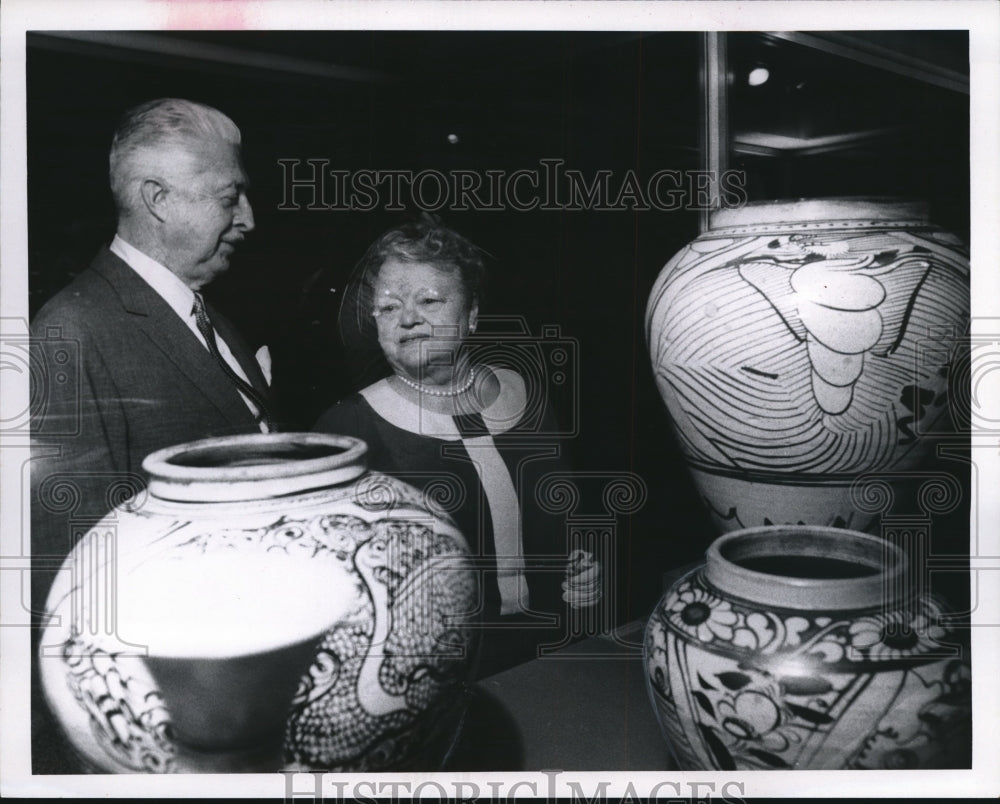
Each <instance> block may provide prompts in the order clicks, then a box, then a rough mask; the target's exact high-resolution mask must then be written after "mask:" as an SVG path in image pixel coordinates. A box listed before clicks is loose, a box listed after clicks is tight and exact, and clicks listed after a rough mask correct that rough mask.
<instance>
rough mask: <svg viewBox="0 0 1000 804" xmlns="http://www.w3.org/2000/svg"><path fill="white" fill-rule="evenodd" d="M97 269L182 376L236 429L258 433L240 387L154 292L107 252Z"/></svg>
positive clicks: (101, 257) (126, 308)
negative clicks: (237, 427) (234, 383)
mask: <svg viewBox="0 0 1000 804" xmlns="http://www.w3.org/2000/svg"><path fill="white" fill-rule="evenodd" d="M92 267H93V268H94V270H95V271H97V273H99V274H101V276H103V277H104V278H105V279H106V280H107V281H108V282H109V283H110V284H111V286H112V287H113V288H114V290H115V292H116V293H117V294H118V297H119V299H120V300H121V303H122V307H124V309H125V310H126V311H127V312H128V313H130V314H131V315H132V317H133V320H134V321H135V324H136V326H137V327H138V328H139V329H140V330H141V331H142V332H143V334H144V335H145V336H146V337H147V338H148V339H149V340H150V341H151V342H152V344H153V345H154V346H156V347H157V348H158V349H159V350H160V351H161V352H162V353H163V355H164V357H165V358H166V359H167V360H169V361H170V362H171V363H173V364H174V366H176V367H177V369H178V371H180V372H181V373H182V374H184V375H185V376H186V377H187V378H188V379H190V380H191V382H192V383H194V385H195V386H196V387H197V388H198V389H199V390H200V391H201V393H203V394H204V395H205V396H206V397H207V398H208V399H209V400H210V401H211V402H212V404H214V405H215V406H216V407H217V408H218V409H219V411H220V412H221V413H222V414H223V415H224V416H225V417H226V418H227V419H228V420H229V421H231V422H232V423H233V424H234V425H236V426H239V427H241V428H243V429H247V430H255V429H256V424H255V422H254V418H253V415H252V414H251V413H250V410H249V409H248V408H247V406H246V403H244V401H243V398H242V397H241V396H240V394H239V392H238V391H237V390H236V386H235V385H233V383H232V381H231V380H230V379H229V377H227V376H226V374H225V372H223V370H222V368H221V367H220V366H219V365H218V364H217V363H216V362H215V358H213V357H212V355H211V354H209V352H208V350H207V349H206V348H205V347H204V346H203V345H202V344H201V342H200V341H199V340H198V338H197V337H196V336H195V334H194V333H193V332H192V331H191V330H190V329H189V328H188V326H187V325H186V324H185V323H184V322H183V321H181V319H180V318H179V317H178V315H177V314H176V313H175V312H174V311H173V309H172V308H171V307H170V305H169V304H167V303H166V302H165V301H164V300H163V298H162V297H161V296H160V295H159V294H158V293H157V292H156V291H155V290H153V288H151V287H150V286H149V285H148V284H146V282H145V281H144V280H143V279H142V278H141V277H140V276H139V275H138V274H137V273H136V272H135V271H133V270H132V269H131V268H129V267H128V265H127V264H126V263H125V262H123V261H122V260H120V259H119V258H118V257H117V256H115V255H114V254H112V253H111V252H110V251H108V250H106V249H105V250H102V252H101V253H100V254H99V255H98V256H97V258H96V259H95V260H94V263H93V266H92ZM241 365H242V362H241ZM258 372H259V369H258Z"/></svg>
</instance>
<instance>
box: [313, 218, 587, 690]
mask: <svg viewBox="0 0 1000 804" xmlns="http://www.w3.org/2000/svg"><path fill="white" fill-rule="evenodd" d="M484 273H485V267H484V255H483V252H482V251H481V250H480V249H479V248H477V247H476V246H475V245H473V244H472V243H470V242H469V241H468V240H466V239H465V238H464V237H462V236H461V235H459V234H458V233H456V232H454V231H452V230H451V229H449V228H447V227H445V226H443V225H441V224H440V223H439V222H437V221H436V220H434V219H431V218H424V219H421V220H420V221H417V222H414V223H408V224H404V225H402V226H399V227H396V228H393V229H390V230H389V231H387V232H385V233H384V234H383V235H382V236H381V237H379V238H378V239H377V240H376V241H375V243H374V244H373V245H372V246H371V247H370V248H369V249H368V251H367V253H366V254H365V256H364V257H363V258H362V260H361V262H360V263H359V265H358V267H357V269H356V271H355V274H354V278H353V280H352V282H351V283H350V285H351V286H350V287H349V288H348V293H347V294H346V295H345V299H344V304H343V306H342V308H341V334H342V336H343V337H344V339H345V344H346V345H347V348H348V350H349V351H355V350H357V349H358V348H360V343H361V342H363V341H364V339H365V333H366V332H368V333H369V334H370V336H375V337H377V341H378V345H379V347H380V349H381V353H382V356H383V357H384V359H385V362H386V363H387V364H388V368H389V369H390V370H391V374H390V375H389V376H387V377H384V378H383V379H380V380H378V381H377V382H375V383H373V384H371V385H369V386H368V387H366V388H364V389H363V390H362V391H360V392H359V393H356V394H354V395H352V396H349V397H347V398H346V399H344V400H342V401H341V402H340V403H339V404H337V405H334V406H333V407H331V408H330V409H329V410H327V411H326V412H325V413H324V414H323V415H322V416H321V417H320V419H319V421H318V422H317V423H316V429H317V430H321V431H325V432H331V433H340V434H345V435H351V436H355V437H358V438H361V439H363V440H364V441H365V442H366V443H367V444H368V448H369V453H368V454H369V467H370V468H371V469H373V470H376V471H381V472H385V473H387V474H392V475H396V476H397V477H400V478H401V479H403V480H405V481H407V482H408V483H410V484H411V485H414V486H416V487H417V488H420V489H422V490H429V487H431V486H433V485H435V484H436V485H437V487H438V488H439V489H440V488H442V487H450V488H451V489H452V497H453V499H454V500H457V501H458V503H459V504H458V505H457V506H453V507H452V509H451V514H452V516H453V517H454V519H455V522H456V524H457V525H458V526H459V528H460V529H461V530H462V532H463V533H464V534H465V536H466V539H467V540H468V542H469V545H470V547H471V549H472V551H473V554H474V555H476V556H477V562H478V563H479V564H480V566H483V567H484V569H483V571H482V572H481V574H480V579H481V589H482V591H481V595H482V601H483V606H482V608H483V611H482V612H481V614H482V626H483V629H484V639H483V648H482V653H481V665H480V673H481V674H488V673H490V672H493V671H496V670H499V669H501V668H503V667H507V666H510V665H513V664H516V663H518V662H520V661H525V660H528V659H531V658H533V657H534V655H535V652H534V651H535V648H536V647H537V646H538V645H539V644H558V643H560V641H562V637H563V635H564V634H565V631H566V618H565V614H566V607H567V601H569V602H572V603H573V604H574V605H579V604H581V602H582V603H583V604H591V603H593V602H594V599H595V597H596V585H597V576H598V572H597V571H596V570H597V568H596V567H594V566H593V564H592V561H591V560H590V558H589V556H585V555H580V554H579V553H578V552H577V553H575V554H574V555H573V556H572V557H571V558H572V563H573V566H574V572H573V573H570V576H571V577H569V578H567V571H566V568H567V552H568V545H567V543H566V535H565V527H564V526H562V523H561V522H559V521H558V520H554V519H553V518H552V517H549V518H548V519H547V520H546V518H545V517H544V515H543V514H542V512H540V511H539V510H537V506H536V505H535V502H534V489H535V486H534V481H535V480H537V478H538V477H540V476H541V475H542V474H544V473H545V472H550V471H555V470H558V469H559V468H560V462H559V459H558V455H559V453H560V449H559V446H558V441H557V440H555V439H552V438H546V437H543V436H540V435H538V433H540V432H548V433H553V432H556V430H555V428H554V426H552V423H551V421H548V422H542V426H541V427H540V426H539V421H538V419H537V417H532V418H531V419H530V421H529V420H528V417H526V416H525V413H526V411H528V410H529V408H530V405H529V404H528V401H529V392H530V390H531V389H529V388H528V387H527V385H526V381H525V378H524V377H522V376H521V375H520V374H519V373H518V372H516V371H514V370H512V369H510V368H502V367H498V366H491V365H488V364H483V363H478V362H476V361H475V359H474V354H475V351H476V343H474V342H472V341H470V337H469V336H470V335H471V334H472V333H474V332H475V331H476V324H477V322H478V317H479V301H480V297H481V291H482V284H483V277H484ZM372 324H374V332H372V331H371V330H372ZM351 333H353V335H354V336H360V337H352V334H351ZM480 347H482V344H481V343H480ZM495 347H496V344H493V353H494V354H496V348H495ZM485 351H487V352H489V351H490V349H489V348H487V349H485ZM536 396H537V395H536ZM549 415H550V414H549V412H548V411H545V412H544V413H543V418H544V417H549ZM541 442H544V445H543V444H542V443H541ZM542 446H545V447H547V449H540V447H542ZM540 453H541V454H542V455H543V456H545V459H543V460H539V456H540ZM581 560H582V566H581ZM580 569H583V570H584V571H585V572H584V574H583V575H579V573H577V572H576V570H580ZM572 576H575V577H572ZM581 579H583V582H582V583H581ZM566 580H569V581H570V584H569V585H568V588H569V589H570V591H571V592H572V593H573V594H574V595H575V598H570V597H569V596H568V595H567V594H566V592H565V589H566V588H567V587H566V586H563V584H565V582H566ZM560 582H563V584H561V583H560ZM561 587H562V588H561ZM553 615H558V616H553Z"/></svg>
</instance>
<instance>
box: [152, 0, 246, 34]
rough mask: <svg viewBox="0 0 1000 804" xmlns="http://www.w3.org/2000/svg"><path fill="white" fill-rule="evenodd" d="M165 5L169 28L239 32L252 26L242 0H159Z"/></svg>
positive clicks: (166, 20) (167, 26) (166, 22)
mask: <svg viewBox="0 0 1000 804" xmlns="http://www.w3.org/2000/svg"><path fill="white" fill-rule="evenodd" d="M157 2H158V3H159V4H160V5H162V6H166V12H167V13H166V18H165V19H164V21H163V22H164V27H165V28H166V29H168V30H188V31H197V30H206V31H207V30H223V31H238V30H244V29H248V28H252V27H253V26H252V24H251V23H250V21H249V20H248V18H247V17H248V15H247V13H246V11H247V6H249V5H250V4H249V3H245V2H243V0H157Z"/></svg>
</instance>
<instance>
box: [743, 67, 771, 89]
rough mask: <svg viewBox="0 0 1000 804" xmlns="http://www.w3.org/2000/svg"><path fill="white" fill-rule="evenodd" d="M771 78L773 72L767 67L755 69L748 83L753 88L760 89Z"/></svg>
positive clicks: (748, 77) (748, 78)
mask: <svg viewBox="0 0 1000 804" xmlns="http://www.w3.org/2000/svg"><path fill="white" fill-rule="evenodd" d="M770 77H771V71H770V70H768V69H767V67H754V68H753V69H752V70H751V71H750V74H749V75H748V76H747V83H748V84H749V85H750V86H752V87H759V86H760V85H761V84H764V83H766V82H767V79H768V78H770Z"/></svg>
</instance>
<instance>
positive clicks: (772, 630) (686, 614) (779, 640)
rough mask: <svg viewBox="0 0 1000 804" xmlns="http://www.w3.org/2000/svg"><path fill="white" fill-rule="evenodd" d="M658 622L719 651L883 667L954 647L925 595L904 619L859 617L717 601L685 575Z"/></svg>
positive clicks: (696, 578)
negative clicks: (799, 656) (893, 662)
mask: <svg viewBox="0 0 1000 804" xmlns="http://www.w3.org/2000/svg"><path fill="white" fill-rule="evenodd" d="M660 610H661V612H662V617H663V619H664V621H665V622H666V623H667V624H668V626H669V627H670V628H671V629H673V631H674V632H675V633H678V634H684V635H687V636H690V637H693V638H695V639H696V640H698V642H701V643H705V644H706V645H711V646H713V647H716V648H718V649H719V650H720V651H722V652H740V651H754V652H758V653H761V654H764V655H778V654H780V655H786V654H794V655H801V656H807V657H812V658H815V659H818V660H819V661H821V662H823V663H826V664H838V663H854V662H883V661H897V660H907V659H910V658H919V657H920V656H927V657H931V658H933V657H934V656H935V655H937V656H940V655H946V654H947V655H950V653H951V652H952V651H953V649H954V645H953V644H951V643H948V642H945V641H943V640H944V639H945V637H946V635H947V632H946V630H945V629H944V628H943V627H942V626H941V625H940V622H941V620H942V617H943V612H942V610H941V608H940V606H939V605H938V604H937V603H936V602H935V601H934V600H933V599H931V598H926V599H924V600H922V601H921V602H920V605H919V609H918V611H916V612H915V613H914V614H913V615H912V617H910V618H907V617H906V615H904V613H903V612H901V611H892V612H881V613H875V614H862V615H859V614H858V613H856V612H844V613H841V614H840V616H839V617H837V618H833V617H830V616H829V615H827V614H824V613H815V614H812V615H810V616H804V615H803V613H801V612H788V613H782V612H780V611H763V610H760V609H756V608H752V607H750V606H746V605H741V604H739V603H737V602H730V601H728V600H725V599H723V598H722V597H721V596H720V595H719V594H718V593H717V592H715V590H714V589H713V588H712V587H711V585H710V584H708V582H707V581H705V579H704V578H703V576H702V575H701V573H698V572H696V573H692V574H690V575H688V576H687V577H685V578H684V579H682V581H681V582H680V583H679V584H678V585H677V586H676V587H675V588H674V589H673V590H671V592H670V593H668V595H667V596H666V597H665V598H664V600H663V602H662V603H661V605H660Z"/></svg>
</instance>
